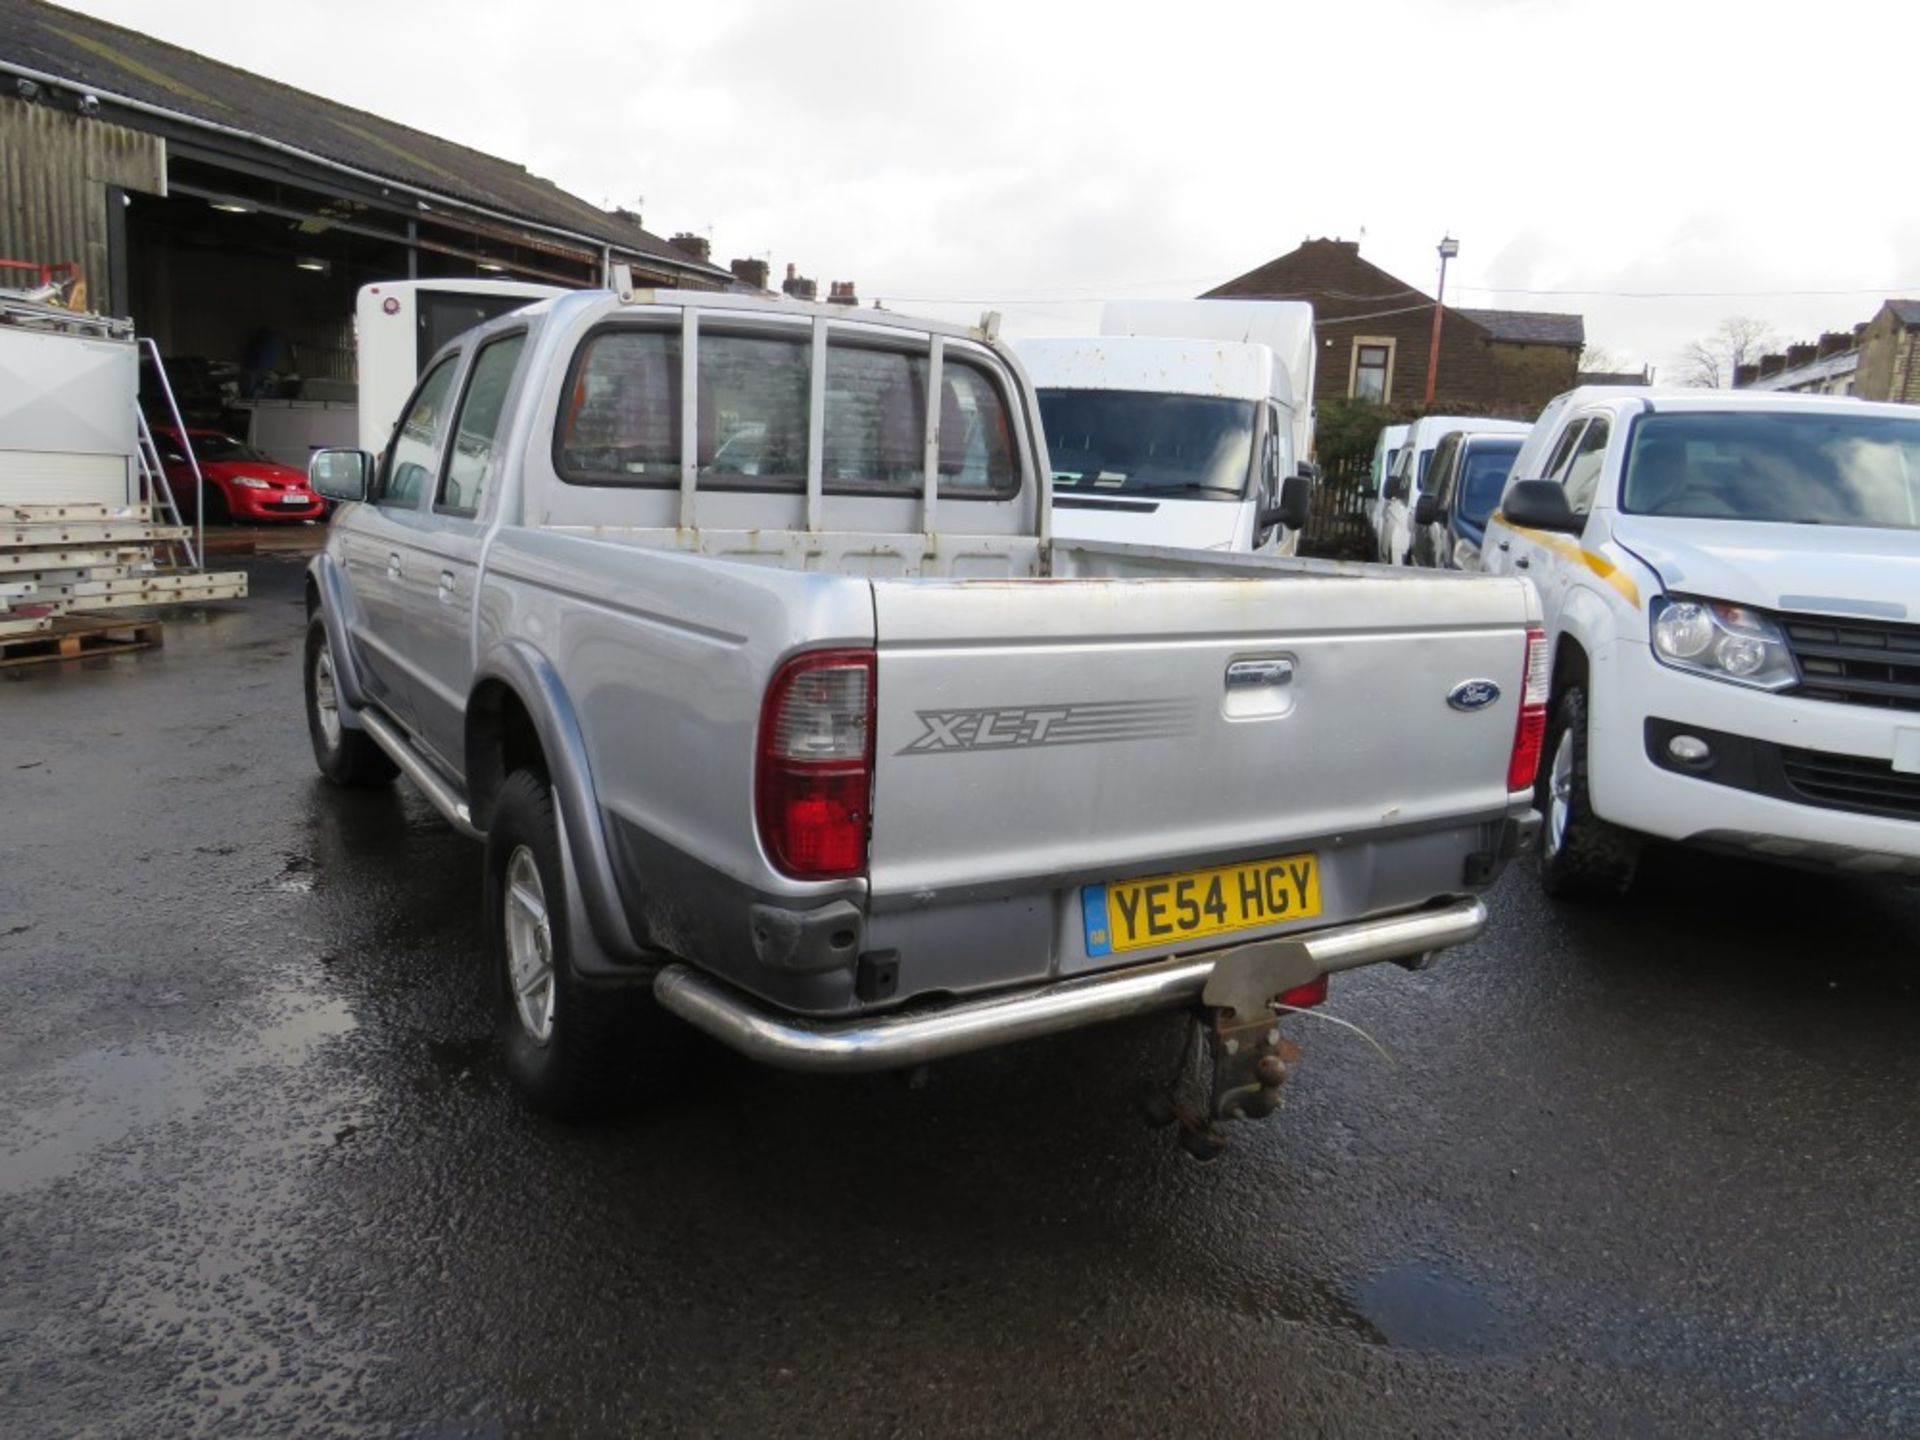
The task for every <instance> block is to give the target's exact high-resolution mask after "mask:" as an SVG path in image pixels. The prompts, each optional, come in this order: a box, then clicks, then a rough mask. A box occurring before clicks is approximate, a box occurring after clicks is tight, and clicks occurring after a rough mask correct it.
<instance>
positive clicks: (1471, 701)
mask: <svg viewBox="0 0 1920 1440" xmlns="http://www.w3.org/2000/svg"><path fill="white" fill-rule="evenodd" d="M1499 698H1500V687H1499V686H1498V685H1496V684H1494V683H1493V681H1491V680H1462V681H1461V682H1460V683H1459V684H1458V685H1456V686H1454V687H1453V689H1452V690H1451V691H1449V692H1448V693H1447V704H1449V705H1451V706H1452V707H1453V708H1454V709H1456V710H1484V709H1486V708H1487V706H1489V705H1491V704H1493V702H1494V701H1496V700H1498V699H1499Z"/></svg>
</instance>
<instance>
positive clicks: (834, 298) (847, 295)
mask: <svg viewBox="0 0 1920 1440" xmlns="http://www.w3.org/2000/svg"><path fill="white" fill-rule="evenodd" d="M827 303H828V304H829V305H858V304H859V303H860V297H859V296H858V295H856V294H854V293H853V281H851V280H835V281H833V282H832V283H831V284H829V285H828V286H827Z"/></svg>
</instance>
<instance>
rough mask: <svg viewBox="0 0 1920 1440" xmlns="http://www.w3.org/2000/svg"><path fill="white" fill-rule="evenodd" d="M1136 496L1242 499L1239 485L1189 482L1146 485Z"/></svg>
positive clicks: (1136, 492) (1137, 491) (1135, 492)
mask: <svg viewBox="0 0 1920 1440" xmlns="http://www.w3.org/2000/svg"><path fill="white" fill-rule="evenodd" d="M1134 494H1136V495H1231V496H1232V497H1233V498H1234V499H1236V500H1238V499H1239V498H1240V488H1239V486H1237V485H1201V484H1198V483H1196V482H1192V481H1189V482H1188V483H1186V484H1184V485H1146V486H1143V487H1141V488H1140V489H1139V490H1136V491H1134Z"/></svg>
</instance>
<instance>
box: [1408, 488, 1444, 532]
mask: <svg viewBox="0 0 1920 1440" xmlns="http://www.w3.org/2000/svg"><path fill="white" fill-rule="evenodd" d="M1446 518H1447V512H1446V511H1444V510H1442V509H1441V508H1440V497H1439V496H1438V495H1422V496H1421V497H1420V498H1419V499H1418V500H1416V501H1414V502H1413V523H1414V524H1416V525H1436V524H1438V523H1439V522H1440V521H1442V520H1444V519H1446Z"/></svg>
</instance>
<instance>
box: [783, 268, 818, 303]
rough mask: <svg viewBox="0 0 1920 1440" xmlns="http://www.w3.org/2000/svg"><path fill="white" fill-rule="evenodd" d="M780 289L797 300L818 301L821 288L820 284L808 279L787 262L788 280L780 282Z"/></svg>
mask: <svg viewBox="0 0 1920 1440" xmlns="http://www.w3.org/2000/svg"><path fill="white" fill-rule="evenodd" d="M780 288H781V289H782V290H783V291H785V292H786V294H787V295H788V296H789V297H790V298H792V299H795V300H818V299H819V298H820V286H819V284H818V282H816V281H813V280H809V279H807V277H806V276H804V275H802V274H801V273H800V272H799V271H798V270H796V269H795V268H794V265H793V262H792V261H791V260H789V261H788V262H787V278H786V279H785V280H782V281H781V282H780Z"/></svg>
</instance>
